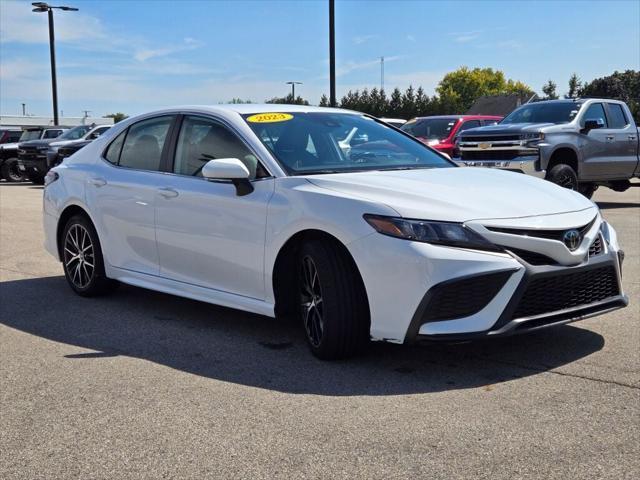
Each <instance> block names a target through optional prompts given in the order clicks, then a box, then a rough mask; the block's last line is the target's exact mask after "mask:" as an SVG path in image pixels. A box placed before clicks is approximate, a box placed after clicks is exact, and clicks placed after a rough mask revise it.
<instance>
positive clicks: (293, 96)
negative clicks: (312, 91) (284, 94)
mask: <svg viewBox="0 0 640 480" xmlns="http://www.w3.org/2000/svg"><path fill="white" fill-rule="evenodd" d="M286 83H287V85H291V98H292V102H294V103H295V101H296V85H302V82H286Z"/></svg>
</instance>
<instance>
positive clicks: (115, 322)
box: [0, 276, 604, 396]
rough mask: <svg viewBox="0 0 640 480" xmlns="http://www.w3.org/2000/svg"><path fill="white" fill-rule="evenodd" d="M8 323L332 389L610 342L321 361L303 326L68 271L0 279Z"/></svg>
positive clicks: (570, 334) (257, 379)
mask: <svg viewBox="0 0 640 480" xmlns="http://www.w3.org/2000/svg"><path fill="white" fill-rule="evenodd" d="M25 299H26V300H25ZM0 322H1V323H3V324H5V325H7V326H9V327H11V328H14V329H17V330H20V331H23V332H26V333H29V334H32V335H37V336H39V337H42V338H46V339H49V340H53V341H56V342H62V343H65V344H68V345H74V346H77V347H79V350H78V352H74V353H70V354H68V355H66V356H65V358H66V359H68V361H70V362H71V361H72V362H85V361H87V362H88V361H90V362H99V361H100V359H101V358H104V357H113V356H119V355H126V356H131V357H137V358H141V359H145V360H148V361H151V362H155V363H158V364H161V365H166V366H167V367H170V368H174V369H177V370H181V371H184V372H188V373H191V374H194V375H200V376H203V377H209V378H214V379H217V380H222V381H225V382H233V383H237V384H242V385H247V386H252V387H258V388H265V389H270V390H275V391H281V392H288V393H306V394H315V395H332V396H340V395H403V394H414V393H427V392H438V391H444V390H455V389H465V388H474V387H480V386H488V385H491V384H495V383H500V382H506V381H509V380H511V379H514V378H521V377H526V376H529V375H535V374H537V373H540V372H544V371H546V370H549V369H553V368H557V367H560V366H562V365H565V364H567V363H570V362H573V361H576V360H578V359H581V358H584V357H585V356H588V355H590V354H592V353H594V352H596V351H598V350H600V349H601V348H602V347H603V345H604V339H603V337H602V336H600V335H598V334H597V333H594V332H591V331H589V330H584V329H581V328H577V327H574V326H563V327H558V328H555V329H551V330H547V331H543V332H538V333H534V334H530V335H526V336H518V337H510V338H504V339H495V340H491V341H485V342H477V343H473V344H458V345H440V344H437V345H422V346H399V345H391V344H380V343H375V344H372V346H371V348H370V349H369V351H368V353H366V354H365V355H363V356H362V357H359V358H355V359H351V360H345V361H341V362H322V361H319V360H317V359H315V358H314V357H313V356H312V355H311V354H310V353H309V351H308V350H307V347H306V345H305V343H304V338H303V336H302V332H301V329H298V327H297V325H293V324H290V323H286V322H279V321H276V320H273V319H270V318H267V317H262V316H258V315H252V314H248V313H243V312H239V311H236V310H232V309H227V308H222V307H216V306H212V305H208V304H205V303H201V302H196V301H191V300H187V299H182V298H178V297H173V296H170V295H164V294H161V293H155V292H151V291H148V290H144V289H139V288H135V287H130V286H126V285H122V286H121V288H120V289H119V290H118V291H117V292H116V293H115V294H113V295H111V296H108V297H102V298H94V299H86V298H81V297H78V296H76V295H75V294H73V293H72V292H71V290H70V289H69V288H68V286H67V285H66V282H65V279H64V277H63V276H58V277H45V278H36V279H26V280H16V281H8V282H3V283H1V284H0ZM85 349H88V350H91V351H90V352H87V351H84V350H85Z"/></svg>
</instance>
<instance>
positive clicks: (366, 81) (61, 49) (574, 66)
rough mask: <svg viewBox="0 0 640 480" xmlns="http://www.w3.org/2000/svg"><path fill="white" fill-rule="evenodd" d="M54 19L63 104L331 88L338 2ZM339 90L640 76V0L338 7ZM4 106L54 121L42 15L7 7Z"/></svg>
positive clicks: (158, 102)
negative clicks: (453, 76) (468, 71)
mask: <svg viewBox="0 0 640 480" xmlns="http://www.w3.org/2000/svg"><path fill="white" fill-rule="evenodd" d="M63 4H64V5H71V6H75V7H78V8H80V11H79V12H60V11H56V13H55V19H56V36H57V42H56V46H57V48H56V54H57V61H58V84H59V104H60V109H61V110H62V111H63V112H64V114H65V115H67V116H80V115H81V114H82V110H85V109H87V110H90V111H92V114H93V115H104V114H106V113H110V112H115V111H122V112H125V113H127V114H136V113H140V112H144V111H146V110H150V109H153V108H157V107H162V106H167V105H175V104H187V103H190V104H193V103H201V104H203V103H218V102H226V101H228V100H230V99H231V98H233V97H241V98H243V99H251V100H252V101H254V102H261V101H264V100H265V99H268V98H271V97H273V96H276V95H278V96H283V95H285V94H286V93H287V92H288V91H289V87H288V86H287V85H285V82H286V81H288V80H296V81H301V82H303V83H304V84H303V85H301V86H299V87H298V90H297V92H299V93H300V94H301V95H302V96H304V97H305V98H307V99H308V100H309V101H310V102H311V103H317V102H318V101H319V99H320V95H321V94H322V93H327V94H328V90H329V84H328V82H329V80H328V37H327V32H328V2H327V0H318V1H315V0H306V1H305V0H299V1H277V2H276V1H268V0H263V1H241V0H238V1H228V2H225V1H204V0H202V1H163V0H154V1H136V0H101V1H99V2H94V1H90V0H65V1H64V3H63ZM336 43H337V55H336V56H337V72H338V79H337V85H338V87H337V88H338V95H339V96H340V95H342V94H343V93H345V92H346V91H347V90H348V89H356V88H360V89H361V88H363V87H369V88H370V87H373V86H379V84H380V66H379V57H380V56H381V55H384V56H385V58H386V62H385V87H386V90H387V91H390V90H391V89H392V88H393V87H395V86H399V87H401V88H406V87H407V86H408V85H409V84H413V85H414V86H418V85H422V86H423V87H424V88H425V90H426V91H427V92H429V93H433V91H434V88H435V87H436V85H437V83H438V81H439V80H440V79H441V78H442V76H443V75H444V74H445V73H447V72H449V71H451V70H454V69H456V68H458V67H460V66H462V65H467V66H469V67H493V68H497V69H500V70H503V71H504V72H505V74H506V75H507V77H509V78H513V79H516V80H521V81H523V82H525V83H527V84H528V85H529V86H531V87H532V88H533V89H534V90H536V91H540V89H541V87H542V85H543V84H544V83H545V82H546V80H547V79H549V78H551V79H553V80H554V81H555V82H556V83H558V86H559V93H564V92H566V90H567V87H566V84H567V80H568V78H569V76H570V75H571V73H572V72H576V73H577V74H578V75H579V76H580V77H581V78H582V79H584V80H591V79H593V78H594V77H598V76H603V75H607V74H610V73H612V72H613V71H614V70H625V69H634V70H640V1H638V0H629V1H602V2H600V1H595V0H594V1H567V2H563V1H543V2H525V1H507V0H503V1H492V2H489V1H473V2H466V1H446V2H438V1H382V0H381V1H368V2H364V1H341V0H337V1H336ZM0 49H1V50H0V111H1V112H2V113H3V114H17V113H18V112H21V103H23V102H24V103H26V104H27V111H28V113H32V114H36V115H50V114H51V107H50V103H51V101H50V98H51V86H50V72H49V51H48V36H47V22H46V15H45V14H36V13H32V12H31V5H30V2H28V1H21V0H0Z"/></svg>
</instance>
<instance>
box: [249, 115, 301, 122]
mask: <svg viewBox="0 0 640 480" xmlns="http://www.w3.org/2000/svg"><path fill="white" fill-rule="evenodd" d="M292 118H293V115H291V114H289V113H257V114H255V115H251V116H250V117H247V122H251V123H273V122H286V121H287V120H291V119H292Z"/></svg>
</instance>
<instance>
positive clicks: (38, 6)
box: [31, 2, 78, 125]
mask: <svg viewBox="0 0 640 480" xmlns="http://www.w3.org/2000/svg"><path fill="white" fill-rule="evenodd" d="M31 5H33V6H34V7H35V8H34V9H33V11H34V12H37V13H44V12H47V15H48V16H49V54H50V56H51V89H52V91H53V124H54V125H58V82H57V80H56V49H55V35H54V32H53V9H54V8H57V9H58V10H64V11H65V12H77V11H78V9H77V8H74V7H54V6H51V5H48V4H46V3H44V2H34V3H32V4H31Z"/></svg>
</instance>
